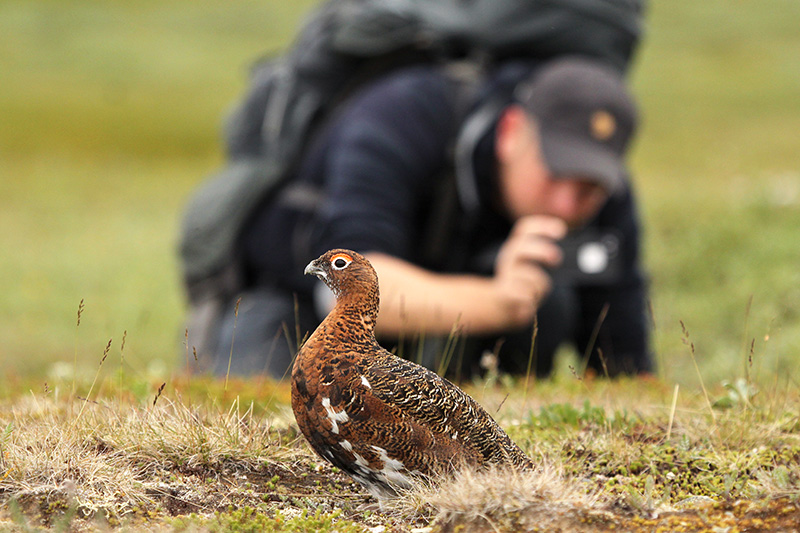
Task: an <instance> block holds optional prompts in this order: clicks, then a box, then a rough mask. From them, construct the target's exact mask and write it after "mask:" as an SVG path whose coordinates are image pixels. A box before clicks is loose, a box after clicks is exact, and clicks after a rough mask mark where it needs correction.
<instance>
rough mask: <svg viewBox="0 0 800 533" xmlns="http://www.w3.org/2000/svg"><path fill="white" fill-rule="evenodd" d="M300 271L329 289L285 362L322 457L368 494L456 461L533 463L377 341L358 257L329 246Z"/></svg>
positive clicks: (303, 425) (364, 267)
mask: <svg viewBox="0 0 800 533" xmlns="http://www.w3.org/2000/svg"><path fill="white" fill-rule="evenodd" d="M306 273H313V274H315V275H317V276H318V277H320V279H322V280H323V281H325V282H326V284H327V285H328V286H329V287H330V288H331V289H332V290H333V292H334V294H336V295H337V303H336V306H335V307H334V309H333V311H331V313H330V314H329V315H328V317H327V318H326V319H325V320H324V321H323V322H322V324H320V326H319V327H318V328H317V329H316V331H315V332H314V333H313V334H312V335H311V337H310V338H309V339H308V341H306V343H305V344H304V345H303V347H302V348H301V350H300V352H299V353H298V356H297V359H296V361H295V364H294V367H293V370H292V409H293V410H294V413H295V418H296V419H297V424H298V426H299V428H300V430H301V431H302V433H303V435H305V437H306V439H307V440H308V442H309V443H310V444H311V447H312V448H313V449H314V450H315V451H316V452H317V453H318V454H319V455H320V456H321V457H322V458H324V459H326V460H327V461H330V462H331V463H332V464H334V465H336V466H337V467H339V468H341V469H342V470H343V471H345V472H347V473H348V474H350V475H351V476H352V477H353V478H354V479H355V480H356V481H358V482H359V483H361V484H362V485H364V486H365V487H366V488H367V489H368V490H369V491H370V492H371V493H372V494H373V495H375V496H376V497H388V496H392V495H394V494H395V489H396V488H397V487H409V486H411V484H412V482H413V479H414V477H416V476H432V475H437V474H440V473H444V472H449V471H452V470H453V469H454V468H457V467H459V466H463V465H474V466H482V465H488V464H494V465H507V466H515V467H523V468H530V467H532V466H533V463H532V462H531V460H530V459H529V458H528V457H527V456H526V455H525V454H524V453H523V452H522V450H520V449H519V447H518V446H517V445H516V444H514V443H513V442H512V441H511V439H510V438H509V437H508V435H506V433H505V432H504V431H503V430H502V429H501V428H500V426H498V425H497V423H496V422H495V421H494V420H493V419H492V417H491V416H490V415H489V414H488V413H487V412H486V411H485V410H484V409H483V408H482V407H481V406H480V405H478V403H477V402H475V400H473V399H472V398H471V397H469V396H468V395H467V394H465V393H464V392H463V391H461V390H460V389H459V388H458V387H456V386H455V385H453V384H452V383H450V382H449V381H447V380H446V379H444V378H442V377H440V376H438V375H437V374H435V373H434V372H431V371H430V370H427V369H425V368H424V367H421V366H420V365H417V364H415V363H412V362H410V361H406V360H404V359H401V358H399V357H396V356H394V355H392V354H390V353H389V352H387V351H386V350H384V349H383V348H382V347H381V346H380V345H379V344H378V342H377V341H376V340H375V336H374V334H373V329H374V325H375V319H376V318H377V314H378V302H379V296H378V280H377V276H376V275H375V271H374V270H373V269H372V266H371V265H370V264H369V262H368V261H367V260H366V259H365V258H364V257H362V256H360V255H359V254H357V253H355V252H352V251H349V250H332V251H330V252H327V253H326V254H323V255H322V256H320V257H319V258H318V259H316V260H315V261H312V262H311V263H310V264H309V266H308V267H307V268H306Z"/></svg>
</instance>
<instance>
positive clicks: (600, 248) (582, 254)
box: [576, 242, 609, 274]
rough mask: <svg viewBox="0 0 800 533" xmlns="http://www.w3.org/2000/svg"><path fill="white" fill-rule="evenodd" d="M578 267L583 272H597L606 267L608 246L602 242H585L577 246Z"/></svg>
mask: <svg viewBox="0 0 800 533" xmlns="http://www.w3.org/2000/svg"><path fill="white" fill-rule="evenodd" d="M576 259H577V263H578V269H579V270H580V271H581V272H583V273H584V274H599V273H601V272H603V271H605V269H606V268H608V260H609V254H608V248H606V246H605V245H604V244H603V243H602V242H586V243H583V244H582V245H581V246H579V247H578V251H577V257H576Z"/></svg>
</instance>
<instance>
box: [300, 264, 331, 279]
mask: <svg viewBox="0 0 800 533" xmlns="http://www.w3.org/2000/svg"><path fill="white" fill-rule="evenodd" d="M303 274H305V275H306V276H307V275H309V274H314V275H315V276H317V277H318V278H319V279H321V280H322V281H325V280H326V279H327V278H328V276H327V274H325V271H324V270H323V269H322V267H320V266H319V263H317V260H316V259H314V260H313V261H311V262H310V263H309V264H307V265H306V268H305V270H303Z"/></svg>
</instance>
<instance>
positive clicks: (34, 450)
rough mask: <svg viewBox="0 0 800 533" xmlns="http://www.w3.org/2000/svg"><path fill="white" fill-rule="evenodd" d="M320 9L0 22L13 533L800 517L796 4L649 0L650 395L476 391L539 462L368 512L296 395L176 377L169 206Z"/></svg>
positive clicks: (639, 173) (624, 524)
mask: <svg viewBox="0 0 800 533" xmlns="http://www.w3.org/2000/svg"><path fill="white" fill-rule="evenodd" d="M314 3H315V2H314V1H312V0H303V1H301V2H293V3H288V2H278V1H276V0H267V1H259V2H256V1H253V0H245V1H244V2H237V3H235V4H232V3H223V2H219V1H216V2H203V3H200V4H198V3H196V2H192V3H190V2H187V1H185V0H179V1H178V2H172V3H169V4H166V3H163V2H155V1H152V0H140V1H138V2H132V3H131V2H128V3H125V2H99V3H98V2H88V1H86V0H74V1H72V2H68V3H63V2H56V1H53V0H6V1H5V2H2V3H0V35H3V38H2V39H0V64H2V65H3V83H2V84H0V117H2V124H3V127H2V128H0V158H2V164H1V165H0V205H2V209H0V228H2V231H0V250H2V251H3V252H2V254H3V255H2V257H3V260H2V261H0V279H2V280H4V284H3V291H2V296H0V360H2V364H3V369H4V374H5V377H4V379H3V380H2V382H0V528H2V529H6V528H10V529H12V530H19V531H29V530H35V529H36V528H43V527H49V528H54V529H58V530H67V529H68V528H73V529H80V528H95V527H96V528H99V529H101V530H102V529H104V528H117V527H123V528H127V529H131V530H136V529H138V528H142V529H147V528H149V527H155V528H165V529H178V530H184V531H233V530H251V529H253V528H258V529H259V530H267V531H269V530H276V531H278V530H280V531H293V530H303V529H304V528H305V529H308V528H319V529H322V530H326V529H327V530H337V531H358V530H363V529H366V528H376V529H373V531H379V530H380V528H381V527H384V528H385V531H407V530H409V529H410V528H412V527H433V528H434V529H435V530H438V531H456V530H460V529H459V528H467V529H468V528H470V527H474V528H478V529H480V528H487V527H489V526H490V525H491V526H494V528H495V529H497V530H501V531H503V530H505V531H515V530H519V529H522V528H526V527H528V528H533V527H539V528H542V529H545V530H546V529H548V528H549V529H550V530H553V529H555V528H557V527H562V528H565V529H570V528H571V529H574V530H580V529H581V528H583V529H585V530H587V531H591V530H611V529H617V530H621V529H622V530H635V529H637V528H641V529H642V530H654V529H656V528H657V527H662V528H665V529H666V530H685V531H700V530H703V529H704V528H708V527H709V525H710V524H713V525H715V526H717V527H720V528H722V529H721V530H724V529H725V528H729V529H728V530H729V531H740V530H746V529H749V530H760V531H768V530H775V529H780V528H781V527H784V528H785V529H788V528H790V527H796V524H797V523H798V522H799V521H800V507H798V505H797V498H798V496H799V495H800V424H798V422H797V421H798V419H799V418H800V411H798V405H800V401H799V400H800V386H798V382H797V379H798V378H797V376H796V375H795V374H794V368H795V365H796V362H797V360H798V357H800V269H798V265H800V248H798V247H797V245H796V241H797V237H796V235H795V234H796V232H797V228H798V227H800V171H798V162H800V159H798V155H797V154H798V153H800V150H798V148H800V143H798V141H797V133H796V129H797V125H798V124H800V99H798V98H797V95H798V94H800V71H798V69H797V67H796V62H797V57H800V34H798V32H797V21H798V20H800V4H798V3H797V2H796V1H794V0H771V2H769V4H768V5H762V4H756V3H746V2H738V3H730V2H725V1H723V0H708V1H706V2H690V1H689V0H674V1H670V2H655V1H651V2H650V4H651V5H650V13H649V24H648V30H647V35H646V40H645V41H644V43H643V46H642V48H641V49H640V53H639V55H638V58H637V61H636V63H635V65H634V68H633V69H632V72H631V78H632V84H633V87H634V92H635V93H636V94H637V96H638V97H639V99H640V102H641V107H642V109H643V112H644V122H643V128H642V132H641V135H640V137H639V139H638V140H637V143H636V146H635V150H634V153H633V157H632V161H631V164H632V167H633V170H634V174H635V177H636V186H637V188H638V190H639V193H640V197H641V214H642V217H643V219H644V221H645V229H646V236H645V255H646V263H647V267H648V270H649V272H650V274H651V277H652V289H653V291H652V296H653V300H652V305H651V308H652V315H653V324H654V328H653V337H654V348H655V351H656V354H657V360H658V363H659V375H658V376H657V378H656V379H652V380H622V381H619V382H614V383H608V382H606V381H604V380H594V379H591V378H590V377H583V376H581V377H578V376H576V375H575V374H574V373H573V371H572V370H571V369H570V368H569V365H568V363H569V361H564V362H562V364H560V365H559V372H558V373H557V375H556V377H555V379H554V380H552V381H548V382H536V383H526V382H525V380H515V379H512V378H509V377H508V376H491V379H490V380H488V381H486V382H482V383H477V384H473V385H472V387H471V388H470V392H471V393H472V394H473V395H475V396H476V398H477V399H478V400H479V401H480V402H481V403H482V404H484V405H485V406H486V407H487V408H488V409H489V411H490V412H492V413H495V412H496V413H497V417H498V419H499V421H500V422H501V424H502V425H503V426H504V427H506V428H507V429H508V431H509V433H510V434H511V436H512V437H513V438H514V439H515V440H516V441H517V442H519V443H520V445H521V446H522V447H523V448H524V449H525V450H527V451H528V452H529V453H530V454H531V455H532V456H533V457H534V458H536V459H537V461H538V462H539V463H541V464H542V465H543V467H542V470H541V471H540V472H537V473H535V475H530V476H511V477H509V476H508V475H507V474H503V473H501V475H499V476H498V475H497V473H491V472H489V473H478V474H476V473H465V474H463V475H462V476H460V477H459V478H458V479H456V480H452V481H451V480H442V481H441V483H437V484H436V485H434V486H432V487H430V488H425V487H422V488H420V489H419V491H415V492H413V493H411V494H408V495H405V496H404V497H403V498H401V499H400V500H399V501H398V502H395V504H393V505H392V506H390V507H388V508H384V509H379V508H377V507H376V506H375V505H374V502H373V501H371V500H368V498H367V497H366V496H365V493H364V492H363V491H361V489H360V488H358V487H357V486H355V485H354V484H352V483H351V482H350V480H349V478H347V477H346V476H344V475H343V474H341V473H339V472H336V471H334V470H332V469H330V468H329V467H328V466H327V465H325V464H321V463H320V462H319V461H318V459H316V458H315V457H314V456H313V455H312V454H311V452H310V451H309V450H308V448H307V446H306V445H305V443H304V441H303V440H302V439H301V438H299V436H298V435H297V433H296V428H295V427H294V425H293V420H292V417H291V414H290V411H289V409H288V394H289V392H288V387H287V385H286V383H282V384H275V383H272V382H269V381H266V380H257V379H253V380H247V381H234V380H232V381H231V382H230V383H229V384H228V386H224V385H223V384H222V383H220V382H215V381H211V380H204V379H199V378H194V377H192V378H189V377H186V376H183V375H182V372H181V369H182V366H183V365H182V364H181V363H182V360H184V359H186V358H187V356H188V354H187V353H186V350H185V347H184V346H182V340H183V329H182V326H181V323H182V320H183V301H182V293H181V289H180V283H179V273H178V271H177V263H176V259H175V251H174V250H175V241H176V234H177V224H178V220H179V214H180V209H181V206H182V205H183V204H184V202H185V199H186V197H187V195H188V194H189V193H190V191H191V190H192V188H193V187H194V185H195V184H196V183H197V182H198V181H200V180H201V179H202V178H203V176H205V175H208V174H209V173H211V172H213V171H214V169H215V168H216V167H218V166H219V165H220V164H221V161H222V153H221V146H220V143H219V138H220V124H221V121H222V118H223V116H224V113H225V110H226V109H227V108H228V106H229V105H230V104H231V103H232V102H233V101H235V100H236V98H237V97H238V96H239V95H240V94H241V92H242V90H243V89H244V87H245V86H246V80H247V68H248V65H249V64H250V63H251V62H252V61H253V60H254V59H255V58H256V57H257V56H259V55H261V54H262V53H268V52H271V51H276V50H279V49H281V48H282V47H283V46H284V45H285V43H286V42H287V40H288V39H289V38H290V36H291V35H292V33H293V31H294V29H295V27H296V24H297V22H298V21H299V20H300V18H301V16H302V14H303V12H305V11H306V10H307V9H309V8H310V7H311V6H312V5H314ZM109 339H111V340H110V341H109ZM101 361H102V362H101ZM74 363H77V365H75V364H74ZM573 366H577V365H573ZM162 384H165V386H164V387H163V388H162ZM159 391H160V392H159ZM84 398H85V399H86V400H84ZM492 476H494V477H492ZM431 524H432V526H431ZM248 528H250V529H248ZM490 529H491V528H490Z"/></svg>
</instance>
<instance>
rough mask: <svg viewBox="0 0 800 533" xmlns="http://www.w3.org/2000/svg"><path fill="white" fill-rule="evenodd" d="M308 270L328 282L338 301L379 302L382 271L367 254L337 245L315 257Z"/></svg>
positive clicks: (307, 267)
mask: <svg viewBox="0 0 800 533" xmlns="http://www.w3.org/2000/svg"><path fill="white" fill-rule="evenodd" d="M304 274H314V275H315V276H317V277H318V278H319V279H321V280H322V281H323V282H325V285H327V286H328V287H329V288H330V290H331V291H333V294H334V296H336V299H337V301H341V300H344V299H355V301H358V302H364V303H368V304H372V303H373V302H372V301H373V300H374V306H375V307H376V308H377V305H378V275H377V274H376V273H375V269H373V268H372V265H371V264H370V262H369V261H368V260H367V258H365V257H364V256H363V255H361V254H359V253H356V252H353V251H352V250H344V249H336V250H330V251H328V252H325V253H324V254H322V255H321V256H319V257H318V258H316V259H314V260H313V261H311V262H310V263H309V264H308V265H307V266H306V268H305V270H304Z"/></svg>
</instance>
